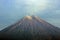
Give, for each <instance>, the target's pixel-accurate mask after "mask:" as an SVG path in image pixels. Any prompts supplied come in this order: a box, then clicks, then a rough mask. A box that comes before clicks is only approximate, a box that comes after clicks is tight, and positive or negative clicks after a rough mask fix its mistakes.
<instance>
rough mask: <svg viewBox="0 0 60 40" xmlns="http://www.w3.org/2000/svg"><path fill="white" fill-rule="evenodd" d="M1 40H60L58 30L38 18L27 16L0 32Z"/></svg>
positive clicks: (59, 31) (59, 30) (59, 29)
mask: <svg viewBox="0 0 60 40" xmlns="http://www.w3.org/2000/svg"><path fill="white" fill-rule="evenodd" d="M0 38H2V39H3V38H4V39H17V40H18V39H20V40H60V28H57V27H55V26H53V25H51V24H49V23H48V22H46V21H44V20H42V19H41V18H39V17H37V16H25V17H23V18H22V19H21V20H20V21H18V22H17V23H15V24H13V25H11V26H9V27H7V28H5V29H3V30H2V31H0Z"/></svg>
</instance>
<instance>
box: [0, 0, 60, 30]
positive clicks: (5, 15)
mask: <svg viewBox="0 0 60 40" xmlns="http://www.w3.org/2000/svg"><path fill="white" fill-rule="evenodd" d="M26 15H36V16H39V17H40V18H42V19H43V20H45V21H47V22H49V23H51V24H52V25H54V26H56V27H60V0H0V30H2V29H4V28H5V27H8V26H9V25H11V24H14V23H15V22H17V21H18V20H20V19H21V18H22V17H24V16H26Z"/></svg>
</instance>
